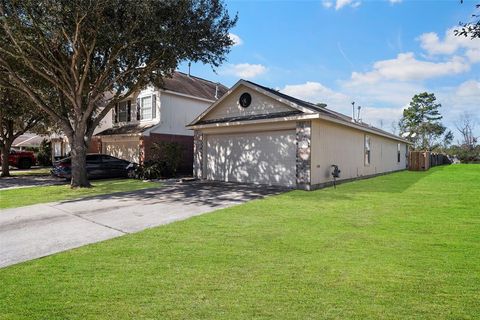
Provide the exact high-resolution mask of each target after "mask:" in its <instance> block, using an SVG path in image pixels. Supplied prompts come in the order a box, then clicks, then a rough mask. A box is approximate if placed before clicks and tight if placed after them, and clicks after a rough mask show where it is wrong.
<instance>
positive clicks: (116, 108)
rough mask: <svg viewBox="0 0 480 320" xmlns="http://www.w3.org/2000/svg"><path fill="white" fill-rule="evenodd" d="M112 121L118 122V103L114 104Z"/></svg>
mask: <svg viewBox="0 0 480 320" xmlns="http://www.w3.org/2000/svg"><path fill="white" fill-rule="evenodd" d="M113 122H114V123H118V103H117V104H116V105H115V108H114V109H113Z"/></svg>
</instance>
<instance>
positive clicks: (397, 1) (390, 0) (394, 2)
mask: <svg viewBox="0 0 480 320" xmlns="http://www.w3.org/2000/svg"><path fill="white" fill-rule="evenodd" d="M388 2H390V3H391V4H396V3H400V2H402V0H388Z"/></svg>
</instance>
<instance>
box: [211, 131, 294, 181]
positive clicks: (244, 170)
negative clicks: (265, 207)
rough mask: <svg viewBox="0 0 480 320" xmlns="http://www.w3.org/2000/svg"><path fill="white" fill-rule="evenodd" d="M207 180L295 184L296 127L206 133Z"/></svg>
mask: <svg viewBox="0 0 480 320" xmlns="http://www.w3.org/2000/svg"><path fill="white" fill-rule="evenodd" d="M206 175H207V176H206V178H207V179H208V180H218V181H231V182H245V183H259V184H272V185H286V186H294V185H295V131H292V130H289V131H273V132H257V133H245V134H236V135H209V136H208V137H207V152H206Z"/></svg>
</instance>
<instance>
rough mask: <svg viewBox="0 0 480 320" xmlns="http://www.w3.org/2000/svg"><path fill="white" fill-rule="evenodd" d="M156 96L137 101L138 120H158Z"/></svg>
mask: <svg viewBox="0 0 480 320" xmlns="http://www.w3.org/2000/svg"><path fill="white" fill-rule="evenodd" d="M155 100H156V99H155V95H154V94H153V95H151V96H146V97H142V98H138V99H137V120H149V119H155V118H156V110H157V108H156V107H155V106H156V102H155Z"/></svg>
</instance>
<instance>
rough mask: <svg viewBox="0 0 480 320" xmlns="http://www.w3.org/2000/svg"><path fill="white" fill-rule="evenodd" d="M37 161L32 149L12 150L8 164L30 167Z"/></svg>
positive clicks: (16, 166)
mask: <svg viewBox="0 0 480 320" xmlns="http://www.w3.org/2000/svg"><path fill="white" fill-rule="evenodd" d="M36 162H37V161H36V159H35V154H34V153H33V152H32V151H18V150H10V154H9V155H8V164H9V165H10V166H12V167H15V168H18V169H30V168H31V166H32V165H34V164H35V163H36Z"/></svg>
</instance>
